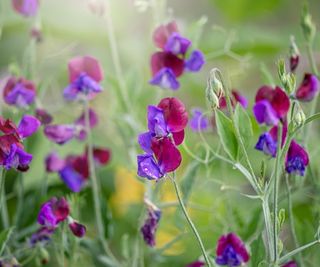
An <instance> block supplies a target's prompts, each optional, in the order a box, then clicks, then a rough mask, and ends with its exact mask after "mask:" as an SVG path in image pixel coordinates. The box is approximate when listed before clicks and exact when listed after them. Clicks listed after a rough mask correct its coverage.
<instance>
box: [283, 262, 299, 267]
mask: <svg viewBox="0 0 320 267" xmlns="http://www.w3.org/2000/svg"><path fill="white" fill-rule="evenodd" d="M281 267H298V265H297V264H296V262H295V261H289V262H287V263H286V264H284V265H282V266H281Z"/></svg>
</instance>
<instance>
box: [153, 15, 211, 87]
mask: <svg viewBox="0 0 320 267" xmlns="http://www.w3.org/2000/svg"><path fill="white" fill-rule="evenodd" d="M153 41H154V44H155V45H156V46H157V47H158V48H159V49H161V51H158V52H155V53H154V54H153V55H152V56H151V70H152V79H151V80H150V84H152V85H157V86H160V87H162V88H167V89H172V90H177V89H178V88H179V87H180V83H179V81H178V80H177V78H178V77H180V76H181V75H182V74H183V73H184V71H191V72H197V71H199V70H200V69H201V68H202V66H203V64H204V63H205V59H204V56H203V54H202V52H201V51H200V50H193V51H192V52H191V54H190V56H189V58H188V59H186V56H187V53H188V50H189V48H190V46H191V41H190V40H188V39H187V38H185V37H183V36H181V35H180V33H179V30H178V27H177V24H176V22H174V21H172V22H170V23H168V24H167V25H160V26H159V27H158V28H157V29H156V30H155V31H154V33H153Z"/></svg>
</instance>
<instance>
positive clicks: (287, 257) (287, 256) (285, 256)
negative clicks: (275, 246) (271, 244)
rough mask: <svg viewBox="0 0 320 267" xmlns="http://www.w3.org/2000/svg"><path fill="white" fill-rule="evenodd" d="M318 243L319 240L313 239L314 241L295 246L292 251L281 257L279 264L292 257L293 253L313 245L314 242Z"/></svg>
mask: <svg viewBox="0 0 320 267" xmlns="http://www.w3.org/2000/svg"><path fill="white" fill-rule="evenodd" d="M319 243H320V241H319V240H315V241H313V242H310V243H308V244H306V245H304V246H302V247H299V248H296V249H295V250H293V251H291V252H289V253H288V254H286V255H284V256H283V257H281V258H280V259H279V261H278V262H279V264H283V263H285V262H286V261H287V260H289V259H290V258H292V257H293V256H294V255H296V254H297V253H301V252H302V251H304V250H305V249H307V248H310V247H312V246H314V245H316V244H319Z"/></svg>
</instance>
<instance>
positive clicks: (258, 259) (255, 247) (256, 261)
mask: <svg viewBox="0 0 320 267" xmlns="http://www.w3.org/2000/svg"><path fill="white" fill-rule="evenodd" d="M250 247H251V261H250V262H251V265H250V266H252V267H256V266H261V267H262V266H267V265H264V263H263V259H264V258H265V247H264V244H263V239H262V236H261V235H260V236H259V237H258V238H257V239H256V240H255V241H253V242H252V244H251V246H250Z"/></svg>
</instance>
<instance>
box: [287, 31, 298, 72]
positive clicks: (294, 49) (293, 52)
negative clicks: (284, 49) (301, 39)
mask: <svg viewBox="0 0 320 267" xmlns="http://www.w3.org/2000/svg"><path fill="white" fill-rule="evenodd" d="M289 53H290V71H291V72H294V71H295V70H296V68H297V67H298V64H299V60H300V52H299V49H298V46H297V44H296V42H295V39H294V36H291V42H290V52H289Z"/></svg>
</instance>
